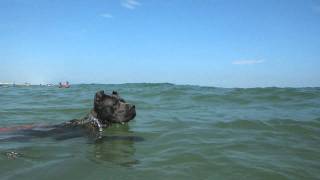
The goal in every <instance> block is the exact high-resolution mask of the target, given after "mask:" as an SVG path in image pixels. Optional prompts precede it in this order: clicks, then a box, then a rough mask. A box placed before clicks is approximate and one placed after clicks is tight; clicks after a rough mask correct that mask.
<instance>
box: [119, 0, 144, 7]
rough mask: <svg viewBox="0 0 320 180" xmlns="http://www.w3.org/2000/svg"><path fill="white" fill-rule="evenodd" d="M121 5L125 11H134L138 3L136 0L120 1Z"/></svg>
mask: <svg viewBox="0 0 320 180" xmlns="http://www.w3.org/2000/svg"><path fill="white" fill-rule="evenodd" d="M121 5H122V6H123V7H125V8H127V9H135V8H136V7H137V6H140V3H139V2H138V1H137V0H122V3H121Z"/></svg>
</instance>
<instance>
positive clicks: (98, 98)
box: [94, 91, 105, 102]
mask: <svg viewBox="0 0 320 180" xmlns="http://www.w3.org/2000/svg"><path fill="white" fill-rule="evenodd" d="M104 95H105V94H104V91H98V92H97V93H96V95H95V96H94V102H100V101H102V99H103V96H104Z"/></svg>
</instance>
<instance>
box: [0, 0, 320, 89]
mask: <svg viewBox="0 0 320 180" xmlns="http://www.w3.org/2000/svg"><path fill="white" fill-rule="evenodd" d="M319 67H320V1H319V0H268V1H263V0H199V1H196V0H168V1H160V0H90V1H89V0H0V82H13V81H15V82H31V83H34V84H40V83H57V82H59V81H65V80H69V81H70V82H71V83H127V82H129V83H135V82H170V83H176V84H195V85H206V86H219V87H257V86H259V87H261V86H262V87H265V86H293V87H297V86H298V87H301V86H320V73H319V72H320V71H319V70H318V69H319Z"/></svg>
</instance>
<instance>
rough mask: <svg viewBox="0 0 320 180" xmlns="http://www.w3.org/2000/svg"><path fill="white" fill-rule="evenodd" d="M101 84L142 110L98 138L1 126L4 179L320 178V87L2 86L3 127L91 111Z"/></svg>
mask: <svg viewBox="0 0 320 180" xmlns="http://www.w3.org/2000/svg"><path fill="white" fill-rule="evenodd" d="M98 90H105V92H106V93H111V92H112V90H116V91H118V92H119V94H120V95H121V96H122V97H123V98H124V99H125V100H126V101H128V102H130V103H133V104H135V105H136V111H137V116H136V118H135V119H134V120H132V121H131V122H129V123H127V124H123V125H122V124H115V125H113V126H111V127H109V128H107V129H105V130H104V132H103V136H105V137H106V138H105V139H103V141H102V142H99V143H97V142H96V141H94V140H92V138H89V137H87V136H82V137H77V138H70V139H63V140H57V139H55V138H52V137H50V136H49V137H34V138H31V139H23V138H22V139H20V140H19V138H17V139H12V140H6V139H8V135H7V133H4V132H2V133H0V179H1V180H4V179H23V180H26V179H39V180H46V179H52V180H53V179H70V180H72V179H77V180H80V179H88V180H93V179H139V180H144V179H145V180H150V179H152V180H157V179H168V180H170V179H181V180H186V179H197V180H198V179H199V180H202V179H208V180H209V179H210V180H211V179H318V178H320V88H273V87H271V88H249V89H242V88H215V87H200V86H187V85H185V86H182V85H173V84H121V85H94V84H92V85H74V86H72V87H71V88H69V89H59V88H57V87H45V86H28V87H0V128H1V127H2V128H3V127H15V126H21V125H34V124H43V125H51V124H59V123H62V122H65V121H68V120H71V119H75V118H81V117H84V116H85V115H86V114H87V113H88V112H89V111H90V109H91V108H92V104H93V97H94V94H95V92H96V91H98ZM121 137H138V138H121ZM9 139H10V138H9ZM1 140H2V141H1Z"/></svg>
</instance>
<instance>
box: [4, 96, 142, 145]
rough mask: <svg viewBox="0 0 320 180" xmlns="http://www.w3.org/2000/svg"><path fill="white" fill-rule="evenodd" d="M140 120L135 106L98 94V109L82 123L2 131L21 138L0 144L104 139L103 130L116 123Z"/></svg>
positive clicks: (94, 108)
mask: <svg viewBox="0 0 320 180" xmlns="http://www.w3.org/2000/svg"><path fill="white" fill-rule="evenodd" d="M135 116H136V110H135V105H133V104H130V103H127V102H126V101H125V100H124V99H122V98H121V97H120V96H119V94H118V93H117V92H116V91H113V92H112V94H110V95H108V94H105V93H104V91H98V92H97V93H96V94H95V97H94V106H93V109H92V110H91V112H90V113H89V114H88V115H87V116H86V117H85V118H82V119H73V120H71V121H67V122H64V123H61V124H57V125H51V126H23V127H20V128H19V127H16V128H8V129H4V128H2V129H0V130H1V131H0V132H9V133H12V134H14V135H17V136H11V137H10V138H5V139H1V138H0V140H5V141H10V140H18V141H24V140H26V139H29V138H30V137H49V136H52V137H54V138H55V139H57V140H62V139H69V138H73V137H79V136H83V135H84V134H88V133H89V134H90V135H92V134H94V135H96V136H95V137H98V139H101V138H102V136H101V132H102V131H103V128H106V127H108V126H110V125H111V124H112V123H125V122H129V121H130V120H132V119H133V118H134V117H135Z"/></svg>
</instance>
